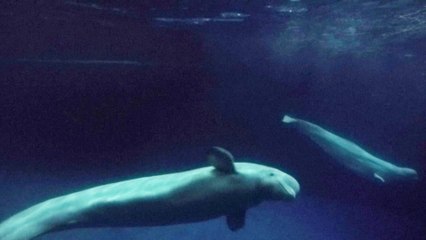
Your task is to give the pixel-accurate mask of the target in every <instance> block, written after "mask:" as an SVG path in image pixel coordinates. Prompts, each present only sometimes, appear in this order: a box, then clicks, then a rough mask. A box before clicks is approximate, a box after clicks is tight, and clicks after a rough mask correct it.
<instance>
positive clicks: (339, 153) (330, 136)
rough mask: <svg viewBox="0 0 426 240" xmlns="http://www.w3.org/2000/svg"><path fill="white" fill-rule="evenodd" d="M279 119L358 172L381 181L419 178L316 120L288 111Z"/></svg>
mask: <svg viewBox="0 0 426 240" xmlns="http://www.w3.org/2000/svg"><path fill="white" fill-rule="evenodd" d="M282 121H283V122H284V123H286V124H289V125H290V126H293V127H295V128H296V129H298V130H299V131H300V132H302V133H303V134H305V135H307V136H308V137H309V138H310V139H312V141H314V142H315V143H317V144H318V145H319V146H320V147H321V148H322V149H323V150H324V151H326V152H327V153H328V154H330V155H331V156H332V157H333V158H334V159H335V160H336V161H337V162H339V163H340V164H342V165H344V166H345V167H347V168H349V169H351V170H352V171H354V172H355V173H357V174H358V175H361V176H363V177H366V178H368V179H373V180H377V181H378V182H382V183H385V182H390V181H401V180H415V179H417V178H418V176H417V172H416V170H414V169H411V168H405V167H398V166H396V165H394V164H392V163H390V162H387V161H384V160H382V159H380V158H378V157H376V156H374V155H372V154H370V153H368V152H367V151H365V150H364V149H362V148H361V147H360V146H358V145H357V144H355V143H353V142H351V141H349V140H347V139H344V138H342V137H339V136H337V135H336V134H334V133H331V132H329V131H327V130H325V129H324V128H322V127H320V126H318V125H316V124H313V123H311V122H308V121H305V120H302V119H297V118H293V117H290V116H288V115H285V116H284V118H283V119H282Z"/></svg>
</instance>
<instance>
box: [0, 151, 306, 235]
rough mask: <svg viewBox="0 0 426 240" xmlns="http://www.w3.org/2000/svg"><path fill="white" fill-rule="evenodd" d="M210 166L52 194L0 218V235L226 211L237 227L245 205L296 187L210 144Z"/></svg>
mask: <svg viewBox="0 0 426 240" xmlns="http://www.w3.org/2000/svg"><path fill="white" fill-rule="evenodd" d="M207 159H208V162H209V163H210V165H211V166H209V167H203V168H197V169H193V170H189V171H184V172H178V173H171V174H164V175H157V176H152V177H143V178H137V179H133V180H128V181H122V182H117V183H112V184H107V185H102V186H98V187H94V188H90V189H87V190H83V191H80V192H76V193H72V194H68V195H65V196H61V197H57V198H53V199H50V200H47V201H45V202H42V203H39V204H37V205H35V206H33V207H30V208H28V209H26V210H24V211H22V212H20V213H18V214H16V215H14V216H12V217H10V218H9V219H7V220H6V221H4V222H3V223H1V224H0V239H1V240H30V239H34V238H36V237H37V236H41V235H44V234H46V233H50V232H57V231H62V230H68V229H74V228H94V227H140V226H162V225H171V224H181V223H190V222H198V221H205V220H209V219H213V218H218V217H221V216H225V217H226V223H227V225H228V228H229V229H230V230H232V231H236V230H238V229H240V228H242V227H243V226H244V224H245V215H246V211H247V209H249V208H251V207H254V206H256V205H258V204H260V203H261V202H262V201H265V200H280V201H290V200H293V199H295V198H296V195H297V194H298V192H299V190H300V186H299V183H298V182H297V181H296V179H294V178H293V177H292V176H290V175H288V174H286V173H284V172H282V171H280V170H278V169H275V168H272V167H268V166H264V165H260V164H254V163H243V162H236V163H235V162H234V159H233V156H232V154H231V153H229V152H228V151H227V150H225V149H223V148H219V147H213V148H212V149H211V150H210V151H209V152H208V154H207Z"/></svg>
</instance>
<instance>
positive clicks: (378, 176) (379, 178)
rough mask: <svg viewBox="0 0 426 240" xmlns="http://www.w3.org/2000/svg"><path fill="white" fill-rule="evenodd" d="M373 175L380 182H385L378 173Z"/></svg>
mask: <svg viewBox="0 0 426 240" xmlns="http://www.w3.org/2000/svg"><path fill="white" fill-rule="evenodd" d="M374 177H375V178H376V179H378V180H379V181H380V182H382V183H384V182H386V181H385V179H384V178H383V177H382V176H380V175H379V174H378V173H374Z"/></svg>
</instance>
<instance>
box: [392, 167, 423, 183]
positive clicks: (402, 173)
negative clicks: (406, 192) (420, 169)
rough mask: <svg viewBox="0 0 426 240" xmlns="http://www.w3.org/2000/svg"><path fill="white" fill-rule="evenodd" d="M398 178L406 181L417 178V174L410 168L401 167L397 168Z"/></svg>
mask: <svg viewBox="0 0 426 240" xmlns="http://www.w3.org/2000/svg"><path fill="white" fill-rule="evenodd" d="M397 173H398V174H397V175H398V178H399V179H401V180H407V181H413V180H418V179H419V175H418V174H417V171H416V170H414V169H412V168H405V167H401V168H398V172H397Z"/></svg>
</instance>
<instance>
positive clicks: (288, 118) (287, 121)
mask: <svg viewBox="0 0 426 240" xmlns="http://www.w3.org/2000/svg"><path fill="white" fill-rule="evenodd" d="M282 121H283V122H284V123H293V122H296V121H297V119H295V118H292V117H290V116H288V115H285V116H284V118H283V120H282Z"/></svg>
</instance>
